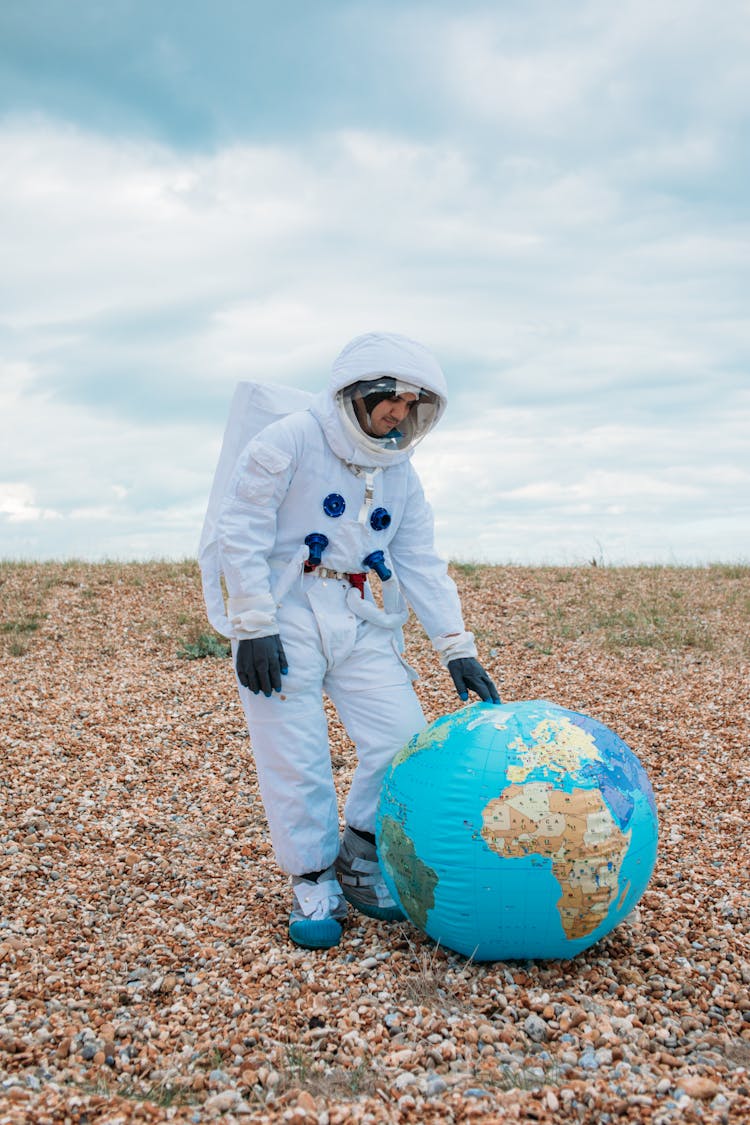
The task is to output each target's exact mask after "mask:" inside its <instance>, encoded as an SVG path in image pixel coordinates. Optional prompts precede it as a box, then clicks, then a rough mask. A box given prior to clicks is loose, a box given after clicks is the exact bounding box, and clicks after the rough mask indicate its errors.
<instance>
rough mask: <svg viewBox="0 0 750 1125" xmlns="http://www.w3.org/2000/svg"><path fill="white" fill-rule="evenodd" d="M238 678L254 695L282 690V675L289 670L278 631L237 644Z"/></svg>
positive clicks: (266, 694) (267, 694)
mask: <svg viewBox="0 0 750 1125" xmlns="http://www.w3.org/2000/svg"><path fill="white" fill-rule="evenodd" d="M236 664H237V678H238V680H239V681H240V683H241V684H242V686H243V687H246V688H249V689H250V691H251V692H252V693H253V695H257V694H258V692H259V691H262V692H263V694H264V695H265V696H270V694H271V691H281V677H282V675H284V674H285V673H286V672H288V671H289V665H288V664H287V662H286V656H285V655H284V646H283V645H282V643H281V637H280V636H279V634H278V633H276V634H274V636H273V637H255V639H254V640H251V641H250V640H244V641H240V643H239V644H238V645H237V661H236Z"/></svg>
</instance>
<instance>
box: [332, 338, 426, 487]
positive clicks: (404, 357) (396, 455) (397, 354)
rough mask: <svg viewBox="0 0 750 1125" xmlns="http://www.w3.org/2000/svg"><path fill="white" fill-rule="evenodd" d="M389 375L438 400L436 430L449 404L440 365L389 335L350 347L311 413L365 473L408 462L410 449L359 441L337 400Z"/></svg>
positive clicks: (420, 346)
mask: <svg viewBox="0 0 750 1125" xmlns="http://www.w3.org/2000/svg"><path fill="white" fill-rule="evenodd" d="M380 375H391V376H394V377H396V378H398V379H401V380H403V381H404V382H405V383H409V384H412V385H414V386H417V387H420V388H422V389H423V390H425V391H430V392H431V393H432V394H433V395H435V396H436V398H437V400H438V401H437V409H436V410H435V412H434V420H433V422H432V426H433V427H434V426H435V425H436V424H437V422H438V421H439V419H440V418H441V417H442V415H443V413H444V411H445V407H446V405H447V401H448V388H447V386H446V382H445V376H444V375H443V372H442V370H441V368H440V365H439V363H438V362H437V360H436V359H435V357H434V355H433V354H432V352H430V351H429V350H428V349H427V348H426V347H424V345H423V344H419V343H417V341H416V340H411V339H409V337H408V336H398V335H396V334H395V333H390V332H368V333H367V334H366V335H365V336H357V337H356V338H355V339H354V340H352V341H351V342H350V343H348V344H347V345H346V347H345V348H344V350H343V351H342V352H341V353H340V355H339V356H338V357H337V359H336V360H335V362H334V364H333V368H332V370H331V377H330V379H329V382H328V389H327V390H325V391H323V392H322V393H321V394H319V395H318V396H316V398H315V401H314V403H313V405H312V407H311V409H312V412H313V414H314V415H315V417H316V418H317V419H318V421H319V422H320V424H321V426H322V427H323V432H324V433H325V436H326V440H327V441H328V444H329V445H330V447H331V449H332V450H333V452H334V453H335V454H336V456H337V457H340V458H341V460H342V461H345V462H346V463H347V464H351V465H360V466H363V467H367V468H376V467H379V468H385V467H386V466H388V465H394V464H397V463H398V462H399V461H403V460H405V459H406V458H408V457H410V456H411V454H412V449H411V448H409V449H402V450H394V449H384V450H383V451H382V452H380V451H377V450H373V449H372V448H371V445H372V442H371V441H370V442H369V443H368V442H367V441H366V436H365V435H364V434H363V435H362V440H361V441H358V440H357V435H356V433H353V432H351V431H350V430H349V429H348V428H346V427H345V425H344V423H343V420H342V416H341V412H340V410H339V406H338V402H337V395H338V392H339V391H341V390H343V388H344V387H348V386H350V385H351V384H352V383H357V382H359V381H360V380H363V379H374V378H376V377H377V376H380Z"/></svg>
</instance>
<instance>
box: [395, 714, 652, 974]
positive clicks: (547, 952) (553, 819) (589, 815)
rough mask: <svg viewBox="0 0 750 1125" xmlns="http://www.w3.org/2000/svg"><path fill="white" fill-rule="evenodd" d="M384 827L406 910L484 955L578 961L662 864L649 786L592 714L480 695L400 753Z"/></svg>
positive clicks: (456, 946) (434, 933) (450, 940)
mask: <svg viewBox="0 0 750 1125" xmlns="http://www.w3.org/2000/svg"><path fill="white" fill-rule="evenodd" d="M376 834H377V841H378V851H379V855H380V859H381V864H382V866H383V871H384V874H385V879H386V883H387V884H388V887H389V890H390V891H391V893H392V894H393V896H394V898H395V899H396V900H397V901H398V902H399V903H400V905H401V906H402V908H403V910H404V913H405V914H406V915H407V917H408V918H409V919H410V921H411V922H413V923H414V924H415V925H416V926H418V927H419V928H420V929H421V930H423V931H424V932H425V933H426V934H428V935H429V936H430V937H431V938H433V939H434V940H435V941H437V942H439V943H440V944H441V945H444V946H446V947H447V948H449V949H453V950H455V951H457V952H459V953H462V954H463V955H464V956H466V957H472V958H473V959H474V960H477V961H495V960H518V959H523V960H525V959H537V958H538V959H546V958H570V957H573V956H575V955H576V954H577V953H580V952H581V951H582V950H584V949H586V948H588V947H589V946H590V945H592V944H593V943H594V942H596V941H598V940H599V939H600V938H602V937H603V936H604V935H605V934H607V933H609V931H610V930H612V928H613V927H614V926H616V925H617V923H618V922H620V921H621V920H622V919H623V918H624V917H625V916H626V915H627V914H628V913H629V912H630V911H631V910H632V909H633V907H634V906H635V904H636V903H637V902H638V900H639V898H640V897H641V895H642V894H643V892H644V890H645V889H646V886H647V884H648V881H649V879H650V877H651V874H652V871H653V868H654V864H655V862H656V853H657V840H658V821H657V814H656V804H655V801H654V794H653V790H652V788H651V783H650V782H649V779H648V777H647V775H646V772H645V770H644V768H643V766H642V765H641V763H640V762H639V760H638V758H637V757H636V755H635V754H634V753H633V752H632V750H630V748H629V747H628V746H627V745H626V744H625V743H624V742H623V741H622V739H621V738H619V737H618V736H617V735H616V734H615V733H614V732H613V731H612V730H610V729H609V728H608V727H607V726H605V725H604V724H603V723H600V722H598V721H597V720H596V719H593V718H590V717H589V716H588V715H584V714H580V713H578V712H575V711H569V710H566V709H565V708H563V707H558V706H557V705H556V704H554V703H549V702H547V701H545V700H525V701H521V702H516V703H504V704H501V705H499V706H498V705H492V704H487V703H474V704H472V705H470V706H468V707H464V708H462V709H461V710H459V711H456V712H454V713H452V714H450V715H446V716H444V717H443V718H441V719H438V720H437V721H436V722H434V723H432V724H430V726H428V727H427V728H426V729H425V730H423V731H421V732H420V733H419V734H417V735H415V737H414V738H412V739H411V741H410V742H409V743H408V744H407V745H406V746H405V747H403V749H402V750H400V751H399V753H398V754H397V755H396V757H395V758H394V760H393V762H392V764H391V766H390V768H389V770H388V772H387V774H386V776H385V778H384V781H383V787H382V791H381V796H380V803H379V807H378V816H377V825H376Z"/></svg>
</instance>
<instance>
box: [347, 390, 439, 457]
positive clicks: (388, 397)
mask: <svg viewBox="0 0 750 1125" xmlns="http://www.w3.org/2000/svg"><path fill="white" fill-rule="evenodd" d="M336 401H337V404H338V407H339V411H340V413H341V416H342V419H343V422H344V425H345V427H346V429H347V430H348V431H349V432H350V434H351V435H352V436H353V438H354V440H355V441H356V442H357V445H359V446H360V448H362V449H368V450H371V451H373V452H378V453H383V452H388V451H389V450H391V451H393V452H394V453H396V452H402V451H404V450H408V449H413V448H414V446H415V445H417V444H418V443H419V442H420V441H421V440H422V438H423V437H424V436H425V434H426V433H429V431H430V430H431V429H432V427H433V426H434V424H435V422H436V421H437V419H438V417H439V415H440V412H441V409H440V408H441V400H440V397H439V396H438V395H436V394H435V393H434V392H433V391H427V390H424V388H422V387H420V386H417V385H416V384H414V383H408V382H406V380H404V379H399V378H396V377H394V376H393V375H375V376H373V377H372V378H371V379H361V380H359V381H358V382H356V383H351V384H350V385H349V386H348V387H343V388H342V389H341V390H340V391H338V393H337V395H336Z"/></svg>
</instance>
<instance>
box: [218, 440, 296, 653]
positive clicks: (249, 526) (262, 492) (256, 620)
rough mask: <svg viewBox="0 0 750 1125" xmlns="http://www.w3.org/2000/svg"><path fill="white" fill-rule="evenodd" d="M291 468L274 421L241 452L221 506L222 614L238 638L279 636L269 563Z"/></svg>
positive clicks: (288, 447) (287, 443)
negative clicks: (224, 602) (224, 591)
mask: <svg viewBox="0 0 750 1125" xmlns="http://www.w3.org/2000/svg"><path fill="white" fill-rule="evenodd" d="M295 467H296V449H295V442H294V440H293V436H292V435H291V434H290V433H288V432H287V431H286V430H285V428H284V427H283V426H280V425H278V424H276V423H274V424H273V425H271V426H269V427H268V428H267V429H265V430H263V431H262V432H261V434H259V436H258V437H256V438H254V439H253V441H251V442H250V443H249V444H248V445H247V446H246V447H245V449H244V450H243V451H242V453H241V455H240V458H239V460H238V462H237V465H236V467H235V471H234V475H233V477H232V481H231V484H230V486H229V490H228V493H227V496H226V498H225V500H224V503H223V505H222V509H221V514H220V516H219V523H218V539H219V551H220V556H221V565H222V570H223V573H224V579H225V582H226V586H227V593H228V595H229V599H228V605H227V616H228V618H229V622H230V624H231V626H232V634H233V636H235V637H237V638H238V639H240V640H242V639H244V638H255V637H268V636H272V635H273V634H275V633H278V626H277V624H276V604H275V602H274V599H273V595H272V593H271V571H270V566H269V560H270V558H271V556H272V554H273V549H274V545H275V542H276V516H277V512H278V509H279V506H280V504H281V502H282V500H283V499H284V497H285V495H286V493H287V489H288V488H289V482H290V481H291V479H292V476H293V474H294V470H295Z"/></svg>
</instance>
